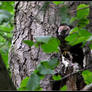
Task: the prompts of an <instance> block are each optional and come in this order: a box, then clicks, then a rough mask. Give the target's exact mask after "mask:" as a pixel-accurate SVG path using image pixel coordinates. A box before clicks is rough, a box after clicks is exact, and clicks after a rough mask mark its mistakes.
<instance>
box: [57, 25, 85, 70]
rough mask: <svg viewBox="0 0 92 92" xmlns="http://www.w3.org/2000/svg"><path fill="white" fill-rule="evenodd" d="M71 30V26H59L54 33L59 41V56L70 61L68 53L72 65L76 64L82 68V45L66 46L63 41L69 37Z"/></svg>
mask: <svg viewBox="0 0 92 92" xmlns="http://www.w3.org/2000/svg"><path fill="white" fill-rule="evenodd" d="M71 29H73V26H72V25H68V24H61V25H60V26H59V27H58V30H57V31H56V34H57V38H58V39H59V40H60V46H59V47H60V50H61V54H62V55H63V56H64V57H65V58H67V59H70V57H69V53H70V54H71V55H72V63H78V65H79V66H80V67H81V68H83V59H84V53H83V48H82V43H79V44H77V45H74V46H71V45H69V44H68V41H66V40H65V38H66V37H67V36H69V34H70V31H71Z"/></svg>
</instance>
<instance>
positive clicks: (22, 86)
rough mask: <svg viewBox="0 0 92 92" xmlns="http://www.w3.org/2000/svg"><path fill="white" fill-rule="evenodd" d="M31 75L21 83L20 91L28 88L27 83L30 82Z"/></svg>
mask: <svg viewBox="0 0 92 92" xmlns="http://www.w3.org/2000/svg"><path fill="white" fill-rule="evenodd" d="M28 79H29V77H26V78H24V80H22V82H21V84H20V88H18V90H19V91H23V90H27V88H26V85H27V82H28Z"/></svg>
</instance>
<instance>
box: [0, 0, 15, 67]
mask: <svg viewBox="0 0 92 92" xmlns="http://www.w3.org/2000/svg"><path fill="white" fill-rule="evenodd" d="M13 22H14V1H0V53H1V54H2V57H3V60H4V63H5V64H6V66H7V68H8V67H9V65H8V51H9V47H10V44H11V37H12V30H13V29H14V25H13Z"/></svg>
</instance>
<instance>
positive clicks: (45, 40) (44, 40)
mask: <svg viewBox="0 0 92 92" xmlns="http://www.w3.org/2000/svg"><path fill="white" fill-rule="evenodd" d="M35 39H36V41H37V42H39V43H48V41H49V40H50V39H51V36H38V37H35Z"/></svg>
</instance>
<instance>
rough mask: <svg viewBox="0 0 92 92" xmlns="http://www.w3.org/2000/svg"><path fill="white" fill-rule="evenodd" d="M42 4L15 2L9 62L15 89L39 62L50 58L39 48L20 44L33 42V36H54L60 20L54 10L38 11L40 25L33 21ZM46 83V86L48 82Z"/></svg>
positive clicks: (37, 2) (36, 2)
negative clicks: (25, 41) (28, 41)
mask: <svg viewBox="0 0 92 92" xmlns="http://www.w3.org/2000/svg"><path fill="white" fill-rule="evenodd" d="M44 3H45V2H44V1H43V2H39V1H32V2H31V1H29V2H27V1H25V2H16V5H15V23H16V25H15V30H14V32H13V39H12V46H11V49H10V60H9V63H10V68H11V71H12V80H13V81H14V84H15V85H16V87H19V85H20V83H21V80H23V78H25V77H26V76H30V73H31V72H32V71H33V70H34V69H35V67H36V66H37V64H38V63H39V62H40V61H41V60H48V59H49V58H50V55H49V54H45V53H43V52H42V50H41V49H40V48H35V47H34V46H33V47H29V46H27V45H26V44H24V43H23V42H22V41H23V40H33V41H35V36H44V35H52V36H55V35H56V24H59V23H60V22H59V20H60V19H59V18H58V17H56V15H55V14H56V12H55V9H53V8H49V9H48V10H46V13H44V11H40V13H39V14H38V16H37V18H38V19H39V20H40V23H39V21H37V20H36V19H34V20H33V18H34V16H36V14H37V13H38V12H39V9H40V8H41V7H42V6H43V4H44ZM46 83H47V84H48V82H45V84H46ZM45 84H44V85H45ZM47 84H46V85H47ZM44 87H46V86H44Z"/></svg>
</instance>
